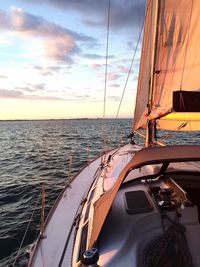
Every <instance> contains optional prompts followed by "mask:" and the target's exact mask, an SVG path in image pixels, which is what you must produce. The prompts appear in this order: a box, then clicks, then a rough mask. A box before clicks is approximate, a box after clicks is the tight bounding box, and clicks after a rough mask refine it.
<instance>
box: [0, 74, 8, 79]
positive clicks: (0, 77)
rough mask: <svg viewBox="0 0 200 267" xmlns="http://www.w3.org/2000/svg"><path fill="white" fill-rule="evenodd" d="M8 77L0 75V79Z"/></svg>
mask: <svg viewBox="0 0 200 267" xmlns="http://www.w3.org/2000/svg"><path fill="white" fill-rule="evenodd" d="M7 78H8V77H7V76H5V75H0V79H7Z"/></svg>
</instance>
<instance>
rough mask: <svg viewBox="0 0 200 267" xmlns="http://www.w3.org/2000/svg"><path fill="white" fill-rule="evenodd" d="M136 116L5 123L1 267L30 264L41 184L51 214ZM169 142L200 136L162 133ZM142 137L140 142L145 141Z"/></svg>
mask: <svg viewBox="0 0 200 267" xmlns="http://www.w3.org/2000/svg"><path fill="white" fill-rule="evenodd" d="M131 123H132V121H131V119H118V120H115V119H107V120H104V121H103V120H101V119H85V120H82V119H81V120H49V121H1V122H0V267H4V266H5V267H7V266H13V263H14V261H15V258H16V253H17V251H18V250H19V247H20V244H21V242H22V239H23V237H24V233H25V231H26V229H27V226H28V224H30V227H29V228H28V231H27V234H26V237H25V238H24V242H23V245H22V249H21V250H20V252H21V254H20V257H19V258H18V260H17V262H16V264H15V265H14V266H21V267H22V266H26V259H27V251H28V249H29V248H30V244H31V243H32V242H33V241H34V240H35V239H36V237H37V234H38V231H39V225H40V223H39V221H40V206H41V205H40V203H41V186H42V185H44V186H45V190H46V206H45V214H46V215H47V214H48V212H49V210H50V208H51V206H52V205H53V203H54V201H55V199H56V198H57V196H58V195H59V193H60V192H61V191H62V189H63V188H64V187H65V186H66V184H67V183H69V178H70V177H72V176H74V175H75V174H76V173H77V172H78V171H79V170H80V168H82V167H83V166H84V165H85V164H86V163H87V162H88V161H90V160H92V159H94V158H95V157H97V156H99V155H100V154H101V153H102V144H105V145H104V147H105V146H106V148H107V149H108V148H112V147H116V146H119V145H120V144H121V145H122V144H125V143H128V139H127V138H126V137H127V135H128V134H129V133H130V129H131ZM160 135H162V136H164V137H165V139H166V143H167V142H170V143H173V142H174V143H179V144H182V143H200V134H199V133H196V134H194V135H193V136H191V135H190V134H188V133H183V134H181V135H179V136H176V135H175V134H174V133H172V134H171V133H167V132H162V133H161V134H160ZM139 140H140V139H138V140H136V143H142V141H139Z"/></svg>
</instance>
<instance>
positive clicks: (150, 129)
mask: <svg viewBox="0 0 200 267" xmlns="http://www.w3.org/2000/svg"><path fill="white" fill-rule="evenodd" d="M159 10H160V0H155V16H154V38H153V44H152V57H151V75H150V80H149V95H148V103H147V108H148V116H149V115H150V113H151V110H152V103H153V102H152V101H153V87H154V74H155V63H156V48H157V39H158V21H159ZM154 126H155V121H152V120H149V118H148V122H147V128H146V141H145V147H150V146H151V145H152V144H153V141H154V130H155V127H154Z"/></svg>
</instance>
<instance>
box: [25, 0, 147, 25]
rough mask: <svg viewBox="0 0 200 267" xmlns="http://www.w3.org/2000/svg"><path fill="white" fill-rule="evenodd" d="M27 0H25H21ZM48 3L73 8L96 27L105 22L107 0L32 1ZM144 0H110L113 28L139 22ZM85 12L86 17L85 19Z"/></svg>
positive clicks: (142, 14) (34, 0)
mask: <svg viewBox="0 0 200 267" xmlns="http://www.w3.org/2000/svg"><path fill="white" fill-rule="evenodd" d="M23 1H27V0H23ZM41 2H43V3H45V2H46V3H50V4H52V5H54V6H56V7H58V8H61V9H62V10H65V9H66V10H69V9H71V10H73V11H76V12H78V13H80V14H81V15H82V16H83V22H85V23H86V24H87V25H90V26H93V27H97V26H105V25H106V24H107V13H108V0H84V1H83V0H73V1H72V0H56V1H55V0H33V3H34V4H35V3H39V4H40V3H41ZM145 3H146V1H145V0H140V1H138V0H137V1H136V0H115V1H111V9H110V23H111V27H113V28H114V29H118V30H119V29H120V28H124V27H131V28H133V27H134V25H136V24H137V25H138V23H140V22H141V18H143V16H144V12H145ZM85 14H87V17H88V19H87V20H85V19H84V18H85Z"/></svg>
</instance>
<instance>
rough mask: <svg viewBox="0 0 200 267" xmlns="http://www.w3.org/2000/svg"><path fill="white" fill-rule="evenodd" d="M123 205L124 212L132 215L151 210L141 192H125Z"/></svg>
mask: <svg viewBox="0 0 200 267" xmlns="http://www.w3.org/2000/svg"><path fill="white" fill-rule="evenodd" d="M125 205H126V211H127V212H128V213H132V214H137V213H143V212H150V211H152V210H153V206H152V204H151V202H150V200H149V199H148V197H147V195H146V193H145V192H144V191H142V190H138V191H129V192H126V193H125Z"/></svg>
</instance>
